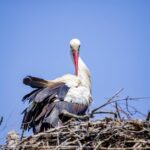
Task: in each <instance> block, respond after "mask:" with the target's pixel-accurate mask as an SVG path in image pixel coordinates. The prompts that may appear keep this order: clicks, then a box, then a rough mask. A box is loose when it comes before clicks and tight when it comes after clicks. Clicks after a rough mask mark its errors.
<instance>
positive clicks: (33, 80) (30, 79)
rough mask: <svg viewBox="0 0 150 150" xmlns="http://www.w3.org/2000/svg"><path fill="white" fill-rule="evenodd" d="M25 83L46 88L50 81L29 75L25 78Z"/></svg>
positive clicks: (33, 86)
mask: <svg viewBox="0 0 150 150" xmlns="http://www.w3.org/2000/svg"><path fill="white" fill-rule="evenodd" d="M23 83H24V84H25V85H29V86H31V87H32V88H44V87H47V86H48V81H47V80H44V79H41V78H37V77H32V76H27V77H25V78H24V79H23Z"/></svg>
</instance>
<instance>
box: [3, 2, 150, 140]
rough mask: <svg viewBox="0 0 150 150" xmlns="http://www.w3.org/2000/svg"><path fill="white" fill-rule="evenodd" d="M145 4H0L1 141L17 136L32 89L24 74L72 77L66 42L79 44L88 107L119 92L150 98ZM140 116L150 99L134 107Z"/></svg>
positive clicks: (149, 18)
mask: <svg viewBox="0 0 150 150" xmlns="http://www.w3.org/2000/svg"><path fill="white" fill-rule="evenodd" d="M149 8H150V1H149V0H144V1H142V0H121V1H120V0H94V1H92V0H82V1H81V0H76V1H73V0H63V1H61V0H49V1H48V0H45V1H42V0H36V1H35V0H31V1H29V0H27V1H19V0H18V1H17V0H14V1H10V0H7V1H4V0H1V1H0V69H1V78H0V83H1V86H0V93H1V94H0V115H2V116H4V122H3V125H2V126H1V127H0V143H2V142H4V140H5V137H6V134H7V132H8V131H10V130H16V131H18V132H20V124H21V120H22V116H21V115H20V113H21V112H22V110H23V109H24V108H25V107H26V104H23V103H22V102H21V99H22V97H23V96H24V95H25V94H26V93H28V92H29V91H31V88H30V87H27V86H25V85H23V84H22V79H23V78H24V77H25V76H26V75H33V76H37V77H41V78H45V79H54V78H57V77H59V76H61V75H64V74H66V73H74V68H73V65H72V60H71V58H70V48H69V41H70V40H71V39H72V38H79V39H80V40H81V43H82V45H81V57H82V58H83V59H84V61H85V62H86V64H87V66H88V67H89V68H90V71H91V74H92V83H93V98H94V103H93V105H92V107H96V106H98V105H100V104H102V103H104V101H105V100H106V98H108V97H110V96H112V95H113V94H114V93H115V92H116V91H117V90H119V89H120V88H122V87H123V88H125V90H124V92H123V93H122V94H121V95H122V97H124V96H127V95H129V96H130V97H141V96H144V97H148V96H150V9H149ZM132 105H134V106H136V107H137V108H138V109H139V110H140V111H142V112H143V113H147V112H148V110H150V109H149V108H150V99H147V100H141V101H138V102H134V103H132Z"/></svg>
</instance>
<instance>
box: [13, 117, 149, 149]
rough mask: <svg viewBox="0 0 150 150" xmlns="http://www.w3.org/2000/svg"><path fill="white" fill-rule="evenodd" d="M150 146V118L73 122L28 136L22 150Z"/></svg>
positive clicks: (140, 147) (17, 147) (137, 147)
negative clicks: (149, 120)
mask: <svg viewBox="0 0 150 150" xmlns="http://www.w3.org/2000/svg"><path fill="white" fill-rule="evenodd" d="M142 148H143V149H150V123H149V122H148V121H140V120H131V121H120V120H113V119H111V118H105V119H104V120H97V121H87V122H76V121H70V122H69V123H68V124H67V125H64V126H62V127H59V128H54V129H50V130H48V131H45V132H42V133H39V134H37V135H33V136H30V137H27V138H24V139H23V140H22V141H21V142H19V143H18V144H17V145H16V149H17V150H18V149H20V150H22V149H23V150H47V149H49V150H98V149H142Z"/></svg>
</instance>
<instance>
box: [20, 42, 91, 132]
mask: <svg viewBox="0 0 150 150" xmlns="http://www.w3.org/2000/svg"><path fill="white" fill-rule="evenodd" d="M80 45H81V44H80V40H79V39H72V40H71V41H70V50H71V57H72V59H73V62H74V67H75V74H65V75H63V76H61V77H58V78H56V79H54V80H46V79H42V78H38V77H33V76H27V77H25V78H24V79H23V83H24V84H25V85H28V86H30V87H32V88H33V91H31V92H30V93H28V94H26V95H25V96H24V97H23V99H22V101H23V102H25V101H28V102H29V106H28V107H27V108H25V110H24V111H23V112H22V115H24V116H23V120H22V124H21V129H22V130H23V131H26V130H30V129H32V131H33V133H34V134H37V133H39V132H43V131H46V130H48V129H50V128H55V127H59V126H61V125H63V123H64V122H66V121H68V120H70V119H71V118H69V117H67V116H64V115H63V113H62V112H63V110H66V111H67V112H69V113H72V114H75V115H84V114H86V113H87V110H88V109H89V106H90V105H91V103H92V101H93V99H92V89H91V88H92V87H91V86H92V84H91V74H90V71H89V69H88V67H87V66H86V64H85V63H84V61H83V60H82V59H81V57H80Z"/></svg>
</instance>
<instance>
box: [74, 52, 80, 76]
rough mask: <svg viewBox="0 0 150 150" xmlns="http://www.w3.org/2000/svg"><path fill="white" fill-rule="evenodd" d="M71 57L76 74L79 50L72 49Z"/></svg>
mask: <svg viewBox="0 0 150 150" xmlns="http://www.w3.org/2000/svg"><path fill="white" fill-rule="evenodd" d="M73 59H74V65H75V71H76V76H78V59H79V52H78V51H73Z"/></svg>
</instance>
